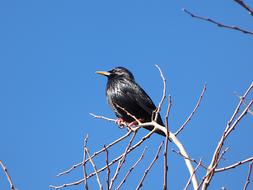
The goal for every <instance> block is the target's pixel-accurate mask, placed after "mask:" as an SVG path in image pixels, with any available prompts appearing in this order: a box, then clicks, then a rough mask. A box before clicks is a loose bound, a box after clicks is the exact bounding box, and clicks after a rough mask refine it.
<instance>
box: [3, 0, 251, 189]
mask: <svg viewBox="0 0 253 190" xmlns="http://www.w3.org/2000/svg"><path fill="white" fill-rule="evenodd" d="M184 7H185V8H188V9H189V10H192V11H194V12H196V13H198V14H200V15H203V16H210V17H212V18H216V19H217V20H220V21H223V22H225V23H227V24H231V25H234V24H235V25H236V24H240V25H241V26H242V27H244V28H249V29H251V30H253V28H252V23H253V21H252V18H250V16H248V14H247V12H246V11H245V10H243V9H242V8H241V7H239V6H238V5H236V4H235V3H234V2H233V1H226V2H223V1H222V2H221V1H210V2H206V1H203V2H195V1H177V2H172V1H143V0H141V1H84V0H83V1H79V0H77V1H67V0H54V1H52V0H51V1H48V0H44V1H32V0H30V1H28V0H23V1H16V0H13V1H1V2H0V26H1V29H0V88H1V90H0V105H1V106H0V129H1V138H0V146H1V148H0V159H2V160H3V162H4V163H5V164H6V165H7V167H8V169H9V172H10V173H11V176H12V178H13V182H14V185H15V186H16V187H17V188H18V189H20V190H32V189H37V190H44V189H48V186H49V185H50V184H53V185H57V184H62V183H67V182H71V181H74V180H75V179H79V178H81V177H82V170H78V171H76V172H74V173H73V174H72V175H69V176H66V177H63V178H60V179H58V178H56V177H55V176H56V174H57V173H58V172H60V171H62V170H63V169H66V168H68V167H69V166H71V165H72V164H74V163H76V162H79V161H80V160H81V159H82V154H83V153H82V144H83V137H84V136H85V134H89V147H90V149H91V152H93V151H95V150H98V149H99V148H100V147H102V146H103V145H104V144H107V143H109V142H111V141H112V140H114V139H115V138H117V137H119V136H120V135H122V134H124V132H125V131H123V130H120V129H118V128H117V127H116V125H113V124H111V123H108V122H106V121H102V120H96V119H94V118H92V117H91V116H90V115H89V113H90V112H93V113H96V114H101V115H105V116H108V117H114V114H113V113H112V111H111V110H110V108H109V107H108V105H107V102H106V99H105V84H106V79H105V78H103V77H101V76H98V75H96V74H95V71H96V70H109V69H111V68H113V67H115V66H124V67H127V68H129V69H130V70H131V71H132V72H133V74H134V75H135V78H136V80H137V81H138V83H139V84H140V85H141V86H143V88H144V89H145V90H146V91H147V93H148V94H150V96H151V97H152V99H153V100H154V102H155V103H157V102H158V101H159V100H160V97H161V95H162V82H161V79H160V75H159V72H158V71H157V69H156V68H155V67H154V65H155V64H159V65H160V67H161V68H162V70H163V72H164V75H165V77H166V78H167V82H168V91H169V94H171V95H172V98H173V108H172V112H171V117H170V126H171V129H172V131H175V130H176V129H177V128H178V127H179V126H180V124H182V123H183V122H184V120H185V118H186V117H187V116H188V114H189V113H190V112H191V111H192V109H193V107H194V105H195V103H196V101H197V99H198V96H199V94H200V92H201V90H202V87H203V85H204V83H205V82H207V84H208V86H207V92H206V95H205V97H204V99H203V102H202V104H201V107H200V109H199V110H198V112H197V114H196V115H195V117H194V119H193V120H192V121H191V122H190V124H189V126H188V127H187V128H186V129H185V131H184V133H183V134H182V135H180V139H181V140H182V142H183V143H184V144H185V146H186V149H187V150H188V152H189V154H190V155H191V156H192V157H194V158H195V159H197V160H199V159H200V158H202V159H203V162H204V163H205V164H208V163H209V161H210V158H211V156H212V152H213V151H214V149H215V146H216V144H217V141H218V140H219V138H220V136H221V134H222V131H223V129H224V127H225V125H226V123H227V121H228V119H229V118H230V116H231V114H232V112H233V109H234V107H235V106H236V104H237V101H238V98H237V97H236V96H235V95H234V93H233V92H234V91H237V92H238V93H239V94H242V93H243V92H244V91H245V90H246V88H247V87H248V86H249V84H250V83H251V82H252V76H253V75H252V71H253V63H252V58H253V57H252V56H253V54H252V46H253V36H252V35H251V36H250V35H244V34H242V33H240V32H236V31H231V30H226V29H221V28H218V27H216V26H214V25H211V24H209V23H206V22H202V21H199V20H195V19H193V18H191V17H189V16H188V15H186V14H185V13H183V12H182V11H181V9H182V8H184ZM251 98H252V96H251ZM164 110H165V108H164V109H163V110H162V111H163V113H164ZM252 122H253V117H250V116H247V118H246V119H245V120H244V121H243V122H242V123H241V125H240V126H239V127H238V129H237V130H236V131H235V132H234V133H233V134H232V135H231V138H229V139H228V141H227V143H226V146H229V147H230V150H229V152H228V153H227V154H226V155H225V158H226V159H225V160H223V161H222V165H228V164H232V163H234V162H235V161H237V160H239V159H244V158H247V157H249V156H252V153H253V147H252V144H251V143H250V142H251V141H252V134H253V128H252ZM144 133H145V131H142V132H141V134H144ZM160 142H161V138H159V137H158V136H154V137H152V138H151V139H150V140H149V141H148V142H147V145H148V146H149V149H148V151H149V153H148V154H147V158H146V161H145V162H144V163H145V164H144V165H142V166H140V169H141V168H142V169H144V168H145V167H146V164H147V163H148V162H149V161H150V159H152V155H154V153H155V152H156V149H155V147H156V146H157V145H158V144H159V143H160ZM170 149H171V147H170ZM140 151H141V150H139V152H140ZM139 152H138V151H137V152H136V153H134V154H133V155H130V159H132V160H133V161H134V160H136V159H137V157H138V154H139ZM148 155H149V156H148ZM169 158H170V160H169V187H170V189H182V188H183V187H184V185H185V183H186V181H187V179H188V173H187V171H186V169H185V165H184V162H183V160H182V159H181V158H180V157H178V156H177V155H175V154H173V153H171V152H170V154H169ZM160 159H161V157H160ZM161 170H162V160H159V163H157V164H156V165H155V166H154V168H153V170H152V171H153V172H154V173H161ZM247 170H248V165H245V166H242V167H240V168H238V169H235V170H231V171H230V172H226V173H223V174H218V175H217V176H216V177H215V178H214V181H213V183H212V188H211V189H220V188H221V187H222V186H225V187H227V188H228V189H230V190H233V189H241V188H242V187H243V184H244V182H245V179H246V175H247ZM142 171H143V170H142ZM154 173H152V174H154ZM152 174H151V175H150V176H148V177H149V178H148V179H147V182H146V184H145V186H144V187H143V189H160V187H161V186H162V173H161V176H159V175H155V176H154V175H152ZM0 176H1V177H0V189H8V188H9V187H8V183H7V181H6V179H5V177H4V174H3V172H2V171H0ZM136 179H138V178H137V177H136V175H135V178H134V177H132V178H129V181H128V183H127V184H126V185H125V186H124V188H125V189H131V187H135V186H136V183H137V180H136ZM90 186H91V187H92V188H91V189H97V185H96V184H94V185H92V184H90ZM251 187H252V184H251ZM71 189H83V186H82V185H81V186H79V187H74V188H71Z"/></svg>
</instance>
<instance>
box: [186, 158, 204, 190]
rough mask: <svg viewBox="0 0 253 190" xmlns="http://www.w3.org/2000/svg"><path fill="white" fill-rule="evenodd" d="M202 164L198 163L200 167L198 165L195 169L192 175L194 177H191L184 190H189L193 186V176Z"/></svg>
mask: <svg viewBox="0 0 253 190" xmlns="http://www.w3.org/2000/svg"><path fill="white" fill-rule="evenodd" d="M201 162H202V161H201V160H200V161H199V162H198V165H197V166H196V168H195V169H194V172H193V173H192V175H191V176H190V177H189V179H188V181H187V183H186V185H185V188H184V190H187V189H188V187H189V185H190V184H191V180H192V177H193V175H194V174H195V173H196V172H197V170H198V168H199V166H201Z"/></svg>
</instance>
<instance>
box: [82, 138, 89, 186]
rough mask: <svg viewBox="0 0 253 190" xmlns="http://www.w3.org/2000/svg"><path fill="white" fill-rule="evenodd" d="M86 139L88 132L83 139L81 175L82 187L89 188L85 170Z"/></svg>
mask: <svg viewBox="0 0 253 190" xmlns="http://www.w3.org/2000/svg"><path fill="white" fill-rule="evenodd" d="M87 141H88V134H87V135H86V137H85V139H84V148H83V177H84V187H85V189H86V190H88V189H89V187H88V181H87V171H86V162H85V160H86V156H87V154H86V151H85V149H86V146H87Z"/></svg>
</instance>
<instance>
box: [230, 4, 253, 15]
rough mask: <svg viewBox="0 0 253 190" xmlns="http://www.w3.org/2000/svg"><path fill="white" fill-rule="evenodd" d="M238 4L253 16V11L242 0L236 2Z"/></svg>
mask: <svg viewBox="0 0 253 190" xmlns="http://www.w3.org/2000/svg"><path fill="white" fill-rule="evenodd" d="M234 1H235V2H236V3H238V4H239V5H241V6H242V7H243V8H244V9H246V10H247V11H248V12H249V14H250V15H251V16H253V10H252V9H251V8H250V7H249V6H248V5H247V4H246V3H244V1H242V0H234Z"/></svg>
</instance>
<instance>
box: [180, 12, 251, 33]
mask: <svg viewBox="0 0 253 190" xmlns="http://www.w3.org/2000/svg"><path fill="white" fill-rule="evenodd" d="M182 10H183V11H184V12H185V13H187V14H188V15H190V16H191V17H193V18H197V19H200V20H204V21H207V22H210V23H212V24H215V25H217V26H219V27H221V28H227V29H231V30H237V31H240V32H243V33H244V34H251V35H252V34H253V32H251V31H248V30H245V29H242V28H240V27H238V26H229V25H225V24H223V23H220V22H217V21H215V20H213V19H210V18H207V17H202V16H198V15H195V14H193V13H191V12H190V11H188V10H187V9H185V8H184V9H182Z"/></svg>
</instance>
